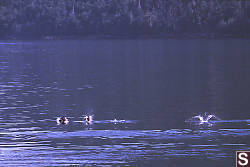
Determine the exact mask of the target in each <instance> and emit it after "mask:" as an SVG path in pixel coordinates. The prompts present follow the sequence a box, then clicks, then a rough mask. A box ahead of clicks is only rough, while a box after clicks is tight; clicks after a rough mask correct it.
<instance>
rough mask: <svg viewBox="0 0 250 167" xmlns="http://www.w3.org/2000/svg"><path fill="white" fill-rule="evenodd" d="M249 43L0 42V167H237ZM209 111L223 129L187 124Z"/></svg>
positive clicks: (245, 134)
mask: <svg viewBox="0 0 250 167" xmlns="http://www.w3.org/2000/svg"><path fill="white" fill-rule="evenodd" d="M180 43H182V45H181V46H182V49H180V48H179V46H180ZM247 44H248V41H245V40H242V41H237V40H236V41H234V40H232V41H230V40H229V41H223V40H222V41H220V40H218V41H213V42H211V41H203V40H201V41H199V40H198V41H196V40H192V41H178V40H146V41H143V40H123V41H120V40H98V41H95V40H89V41H87V40H86V41H54V42H53V41H49V42H48V41H35V42H0V162H1V165H2V166H27V165H28V166H70V165H71V166H74V165H76V166H77V165H81V166H87V165H90V166H93V165H96V166H104V165H106V166H112V165H114V164H116V165H119V164H120V165H121V166H124V165H131V166H135V165H141V166H166V164H167V165H169V166H173V164H176V166H186V165H189V166H200V163H196V162H203V163H202V164H203V166H204V167H205V166H207V167H208V166H209V167H210V166H214V165H218V164H219V165H220V166H225V167H226V166H232V164H233V163H234V158H233V157H234V154H235V151H236V150H249V148H250V147H249V144H250V143H249V135H250V129H249V125H250V120H249V109H250V106H249V103H248V100H249V99H248V93H247V92H249V91H250V89H249V84H250V79H249V74H250V69H249V66H250V61H249V58H248V57H249V56H247V55H248V53H249V50H248V48H249V47H248V45H247ZM197 45H198V46H199V47H198V48H196V47H197ZM224 47H226V48H228V49H223V48H224ZM211 48H213V49H211ZM238 53H241V54H240V55H239V54H238ZM236 55H237V56H236ZM225 60H226V61H225ZM236 66H237V68H235V67H236ZM239 73H240V74H241V75H238V74H239ZM239 97H240V98H239ZM205 112H207V113H213V114H214V115H216V116H218V117H219V118H221V120H211V121H209V122H204V123H203V124H200V121H196V122H195V121H189V122H185V120H187V119H188V118H191V117H192V116H194V115H198V114H200V113H205ZM238 113H241V114H240V115H239V114H238ZM84 115H94V116H95V117H94V120H93V121H92V123H90V124H86V122H85V121H84ZM61 116H66V117H67V118H68V120H69V123H68V124H67V125H57V122H56V119H57V117H61ZM204 162H206V163H204Z"/></svg>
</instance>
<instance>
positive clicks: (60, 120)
mask: <svg viewBox="0 0 250 167" xmlns="http://www.w3.org/2000/svg"><path fill="white" fill-rule="evenodd" d="M83 119H84V121H85V122H86V124H90V123H92V121H93V116H92V115H86V116H84V117H83ZM56 122H57V124H63V125H65V124H68V123H69V120H68V118H66V117H65V116H62V117H60V118H57V119H56Z"/></svg>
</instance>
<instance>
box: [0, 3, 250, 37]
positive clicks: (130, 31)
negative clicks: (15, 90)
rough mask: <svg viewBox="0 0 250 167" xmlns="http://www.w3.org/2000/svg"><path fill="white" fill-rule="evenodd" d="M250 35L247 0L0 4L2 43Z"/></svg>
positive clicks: (249, 12)
mask: <svg viewBox="0 0 250 167" xmlns="http://www.w3.org/2000/svg"><path fill="white" fill-rule="evenodd" d="M249 32H250V1H248V0H0V37H6V36H21V37H45V36H71V35H73V36H85V35H107V34H109V35H124V36H126V35H152V34H154V35H176V34H178V35H180V34H229V35H235V36H242V35H246V34H249Z"/></svg>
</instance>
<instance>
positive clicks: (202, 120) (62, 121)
mask: <svg viewBox="0 0 250 167" xmlns="http://www.w3.org/2000/svg"><path fill="white" fill-rule="evenodd" d="M83 119H84V122H85V123H86V124H91V123H92V122H93V115H85V116H84V117H83ZM191 119H194V120H196V119H198V121H199V122H200V123H201V124H203V123H208V122H209V121H210V120H212V119H213V120H220V119H219V118H218V117H216V116H215V115H211V114H210V115H207V114H205V115H203V116H202V115H197V116H194V117H192V118H191ZM56 121H57V123H58V124H63V125H65V124H68V123H69V120H68V119H67V118H66V117H65V116H62V117H60V118H57V120H56ZM189 121H190V120H189ZM189 121H188V122H189ZM112 122H114V123H117V122H118V120H116V119H115V120H114V121H112Z"/></svg>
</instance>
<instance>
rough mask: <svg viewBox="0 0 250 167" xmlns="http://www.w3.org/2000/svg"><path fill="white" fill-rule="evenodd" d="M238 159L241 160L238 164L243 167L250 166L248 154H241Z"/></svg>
mask: <svg viewBox="0 0 250 167" xmlns="http://www.w3.org/2000/svg"><path fill="white" fill-rule="evenodd" d="M238 158H239V161H238V163H239V164H240V165H241V166H246V165H247V164H248V159H247V153H239V155H238Z"/></svg>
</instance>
